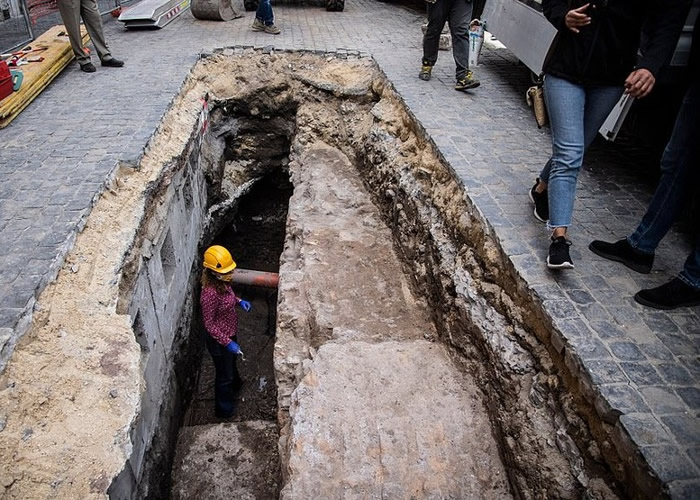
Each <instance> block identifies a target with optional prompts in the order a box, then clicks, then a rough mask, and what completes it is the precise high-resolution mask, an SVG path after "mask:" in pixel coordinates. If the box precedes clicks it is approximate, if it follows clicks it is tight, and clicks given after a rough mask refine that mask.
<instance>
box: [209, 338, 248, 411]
mask: <svg viewBox="0 0 700 500" xmlns="http://www.w3.org/2000/svg"><path fill="white" fill-rule="evenodd" d="M205 343H206V346H207V351H209V354H211V359H212V360H213V361H214V369H215V370H216V378H215V379H214V410H215V413H216V416H217V417H220V418H228V417H230V416H232V415H233V411H234V409H235V402H234V396H235V395H234V391H235V390H236V388H237V387H238V386H239V385H240V383H241V378H240V376H239V375H238V368H236V355H235V354H233V353H231V352H229V351H228V350H227V349H226V348H225V347H224V346H222V345H221V344H219V343H218V342H217V341H216V340H214V339H213V338H211V336H210V335H209V334H206V340H205Z"/></svg>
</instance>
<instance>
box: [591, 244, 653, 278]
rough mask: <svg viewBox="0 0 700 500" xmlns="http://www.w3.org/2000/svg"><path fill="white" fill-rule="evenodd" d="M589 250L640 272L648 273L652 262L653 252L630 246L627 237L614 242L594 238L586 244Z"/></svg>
mask: <svg viewBox="0 0 700 500" xmlns="http://www.w3.org/2000/svg"><path fill="white" fill-rule="evenodd" d="M588 248H589V249H590V251H591V252H593V253H594V254H596V255H600V256H601V257H605V258H606V259H610V260H614V261H615V262H622V263H623V264H624V265H626V266H627V267H629V268H630V269H632V270H633V271H637V272H638V273H642V274H649V273H650V272H651V266H652V264H654V254H653V253H652V254H647V253H641V252H639V251H638V250H635V249H634V248H632V245H630V244H629V242H628V241H627V239H621V240H620V241H616V242H615V243H608V242H607V241H600V240H595V241H591V244H590V245H588Z"/></svg>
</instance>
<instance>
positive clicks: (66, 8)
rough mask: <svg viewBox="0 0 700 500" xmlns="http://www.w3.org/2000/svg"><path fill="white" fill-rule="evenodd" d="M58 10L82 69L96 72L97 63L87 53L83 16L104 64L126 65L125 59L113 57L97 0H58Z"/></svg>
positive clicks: (116, 66) (111, 65)
mask: <svg viewBox="0 0 700 500" xmlns="http://www.w3.org/2000/svg"><path fill="white" fill-rule="evenodd" d="M58 11H59V12H60V14H61V19H62V20H63V24H64V26H65V27H66V32H67V33H68V39H69V40H70V44H71V47H72V48H73V54H75V59H76V60H77V61H78V64H79V65H80V69H81V71H84V72H85V73H94V72H95V71H96V69H95V65H94V64H92V63H91V62H90V56H89V55H87V54H86V53H85V47H84V46H83V38H82V36H80V18H81V17H82V19H83V22H84V23H85V28H87V32H88V34H89V35H90V40H92V44H93V45H94V46H95V50H97V55H98V56H99V57H100V61H101V64H102V66H107V67H110V68H121V67H122V66H124V61H120V60H119V59H115V58H114V57H112V53H111V52H110V51H109V47H108V46H107V42H106V41H105V35H104V31H103V29H102V18H101V17H100V11H99V10H98V9H97V2H96V0H58Z"/></svg>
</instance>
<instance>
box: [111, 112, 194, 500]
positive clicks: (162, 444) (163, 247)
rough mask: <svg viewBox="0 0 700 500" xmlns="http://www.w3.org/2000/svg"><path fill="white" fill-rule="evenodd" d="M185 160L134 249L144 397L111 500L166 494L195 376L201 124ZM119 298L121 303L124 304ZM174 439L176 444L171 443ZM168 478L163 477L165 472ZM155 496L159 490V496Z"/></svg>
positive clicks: (133, 295)
mask: <svg viewBox="0 0 700 500" xmlns="http://www.w3.org/2000/svg"><path fill="white" fill-rule="evenodd" d="M204 119H206V115H205V114H203V115H202V117H201V118H200V122H199V123H198V126H197V127H196V128H195V131H194V132H193V134H192V137H191V138H190V140H189V142H188V145H187V148H186V152H185V154H183V155H182V156H181V157H179V158H175V159H174V160H173V162H172V164H171V165H170V166H169V167H168V168H167V170H168V174H167V175H165V176H164V178H163V179H162V180H161V181H159V183H158V185H154V186H149V188H148V189H149V190H150V191H151V192H152V194H153V195H154V196H153V197H152V198H151V201H150V203H151V207H150V208H149V210H148V213H149V215H150V216H149V217H148V218H147V219H146V220H145V221H144V222H143V223H142V227H141V230H140V235H139V236H140V237H138V238H137V241H138V244H137V245H135V247H134V248H133V249H132V261H131V262H130V263H129V267H130V268H131V269H135V270H136V272H135V275H133V276H130V278H129V279H130V281H131V283H132V285H131V286H130V287H128V288H127V290H122V293H123V294H126V300H125V304H128V306H127V307H128V309H127V310H128V314H129V315H130V317H131V318H132V321H133V330H134V335H135V336H136V340H137V341H138V343H139V345H141V350H142V357H141V369H142V375H143V378H144V382H145V383H144V387H145V390H144V391H143V392H142V395H141V403H140V411H139V413H138V416H137V418H136V419H135V421H134V422H133V424H132V428H131V441H132V445H133V449H132V453H131V456H130V458H129V460H128V462H127V463H126V464H125V467H124V471H122V473H121V474H120V476H119V477H118V478H117V479H116V480H115V481H114V483H113V484H112V486H111V487H110V490H109V493H110V497H112V498H119V499H122V498H134V497H138V498H141V497H146V496H148V495H149V493H150V494H151V495H155V496H156V497H157V496H161V495H163V494H164V493H165V492H164V491H162V488H164V487H166V486H165V485H166V484H167V480H168V471H169V467H170V462H171V460H172V457H171V454H172V452H173V450H172V449H171V448H172V447H171V446H169V443H171V442H174V435H176V433H177V429H178V427H179V420H180V417H181V414H182V412H181V409H182V408H181V407H182V402H183V399H184V398H185V397H186V394H187V392H188V391H187V385H188V384H189V383H190V382H191V377H192V376H193V375H194V371H193V372H192V373H187V370H190V369H191V365H188V364H186V363H184V364H183V363H182V360H183V359H187V358H188V357H191V356H192V355H193V352H196V351H198V346H199V345H200V344H199V342H198V339H196V338H193V337H192V335H191V328H190V323H191V319H192V311H193V307H192V306H193V304H192V292H193V290H194V288H195V286H196V283H197V281H198V279H199V272H200V268H199V266H198V264H197V263H198V261H199V244H200V240H201V237H202V233H203V229H204V227H205V221H206V216H207V186H206V180H205V175H204V168H205V167H204V165H203V160H202V155H201V145H202V142H203V140H204V139H203V134H202V133H200V132H201V130H202V127H201V124H202V120H204ZM123 298H124V297H123ZM171 437H172V438H173V439H171ZM164 471H165V472H164ZM159 489H160V490H159Z"/></svg>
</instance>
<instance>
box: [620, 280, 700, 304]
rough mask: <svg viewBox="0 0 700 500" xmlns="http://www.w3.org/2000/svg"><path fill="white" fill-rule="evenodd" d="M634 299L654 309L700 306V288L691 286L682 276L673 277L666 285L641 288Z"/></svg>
mask: <svg viewBox="0 0 700 500" xmlns="http://www.w3.org/2000/svg"><path fill="white" fill-rule="evenodd" d="M634 300H636V301H637V302H639V303H640V304H642V305H644V306H649V307H653V308H654V309H675V308H677V307H693V306H700V290H698V289H697V288H693V287H691V286H690V285H688V284H686V283H685V282H684V281H683V280H682V279H680V278H673V279H672V280H671V281H669V282H668V283H666V284H665V285H661V286H657V287H656V288H649V289H647V290H640V291H639V292H637V294H636V295H635V296H634Z"/></svg>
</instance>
